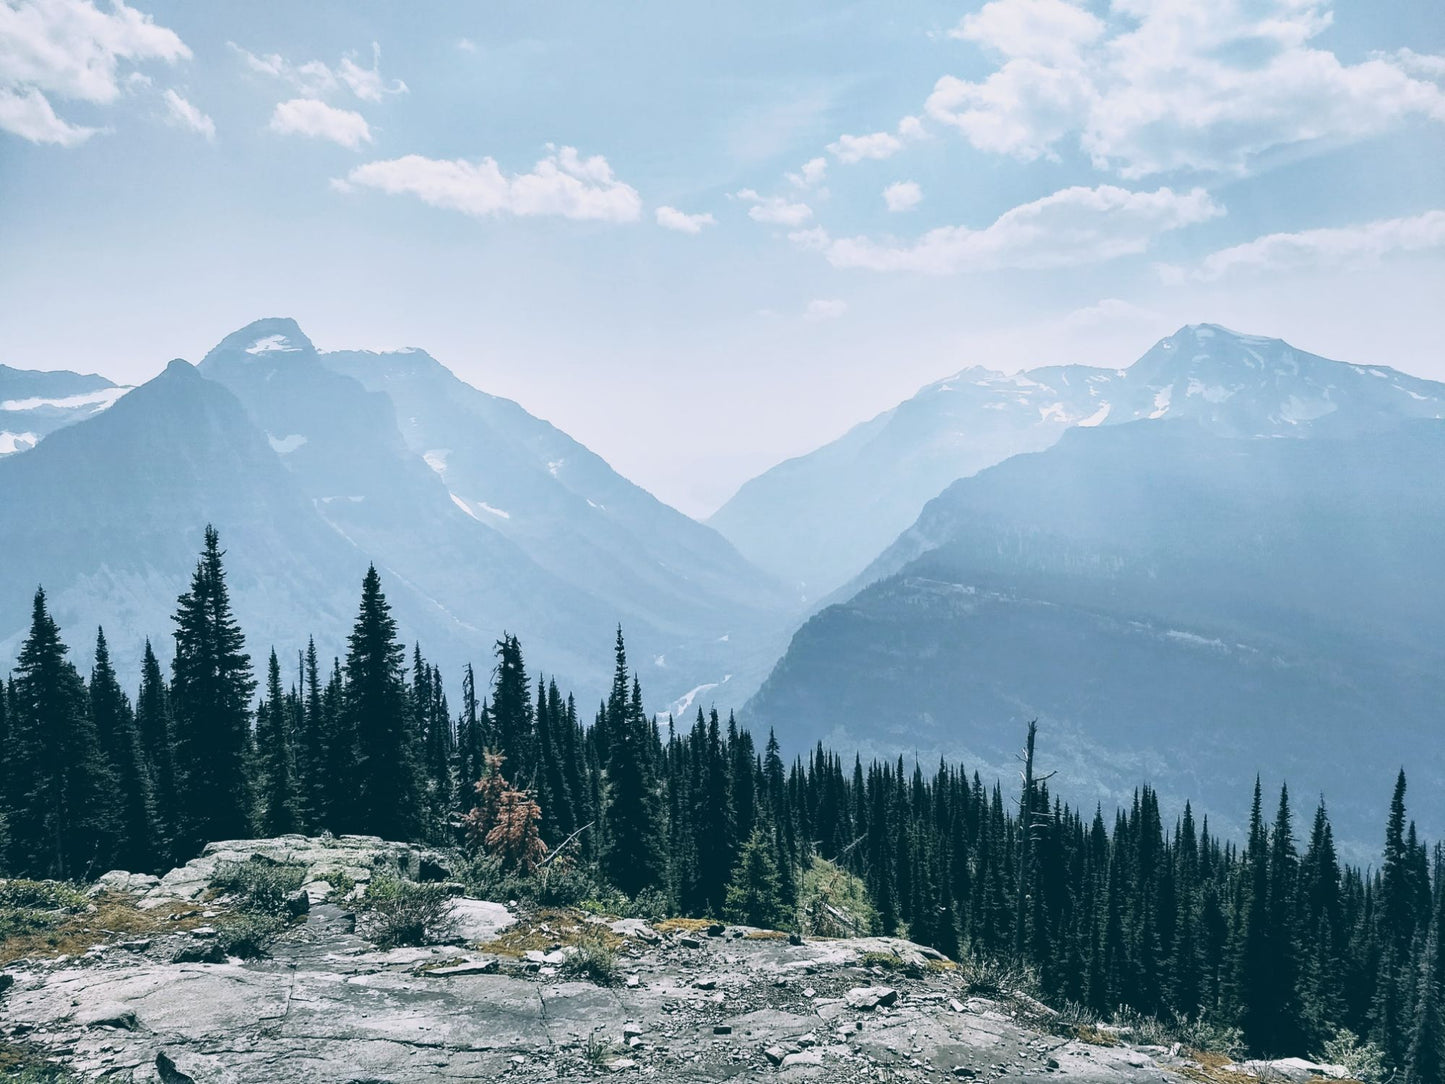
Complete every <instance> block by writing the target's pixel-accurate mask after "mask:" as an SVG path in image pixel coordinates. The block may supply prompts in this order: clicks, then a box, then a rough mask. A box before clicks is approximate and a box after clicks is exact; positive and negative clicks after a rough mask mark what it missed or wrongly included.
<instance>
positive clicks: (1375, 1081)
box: [1320, 1028, 1387, 1084]
mask: <svg viewBox="0 0 1445 1084" xmlns="http://www.w3.org/2000/svg"><path fill="white" fill-rule="evenodd" d="M1320 1060H1321V1061H1323V1062H1325V1063H1326V1064H1328V1065H1343V1066H1344V1067H1345V1072H1346V1073H1348V1074H1349V1075H1350V1076H1351V1077H1353V1078H1354V1079H1356V1080H1358V1081H1361V1082H1362V1084H1379V1082H1380V1081H1383V1080H1384V1079H1385V1077H1386V1076H1387V1074H1386V1072H1385V1052H1384V1051H1383V1050H1381V1049H1380V1048H1379V1047H1378V1046H1376V1045H1375V1044H1374V1043H1370V1042H1363V1041H1361V1039H1360V1037H1359V1036H1357V1035H1356V1034H1355V1033H1354V1032H1353V1031H1351V1030H1350V1029H1349V1028H1340V1030H1339V1031H1337V1032H1335V1037H1334V1038H1333V1039H1327V1040H1325V1049H1324V1052H1323V1053H1322V1054H1321V1055H1320Z"/></svg>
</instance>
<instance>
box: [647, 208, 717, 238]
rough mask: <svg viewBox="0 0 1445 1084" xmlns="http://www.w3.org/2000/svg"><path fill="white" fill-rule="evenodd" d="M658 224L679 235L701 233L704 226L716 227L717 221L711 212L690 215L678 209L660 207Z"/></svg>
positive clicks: (657, 213) (657, 215)
mask: <svg viewBox="0 0 1445 1084" xmlns="http://www.w3.org/2000/svg"><path fill="white" fill-rule="evenodd" d="M656 217H657V224H658V225H659V226H661V227H663V228H664V229H669V230H676V231H677V232H678V233H701V232H702V228H703V227H704V226H712V225H716V223H717V219H715V218H713V216H712V215H711V214H710V213H709V212H706V211H704V212H702V213H701V214H695V215H690V214H687V213H686V212H683V211H679V210H678V209H677V208H676V207H659V208H658V209H657V212H656Z"/></svg>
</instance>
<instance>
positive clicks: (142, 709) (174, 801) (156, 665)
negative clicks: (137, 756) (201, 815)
mask: <svg viewBox="0 0 1445 1084" xmlns="http://www.w3.org/2000/svg"><path fill="white" fill-rule="evenodd" d="M135 723H136V730H137V731H138V732H139V734H140V741H141V747H142V748H143V749H144V751H145V759H146V765H147V768H148V770H149V772H150V776H151V781H152V789H153V794H154V797H155V817H156V820H155V824H156V828H155V864H156V868H157V869H163V868H169V867H170V866H171V865H173V864H174V862H175V856H176V852H175V836H176V824H177V822H178V819H179V817H180V809H179V801H180V795H179V794H178V792H177V782H176V746H175V727H174V726H173V725H172V722H171V705H170V690H169V689H168V688H167V686H166V679H165V678H164V677H163V676H162V674H161V664H160V662H159V660H157V659H156V653H155V651H154V650H152V648H151V642H150V640H149V639H147V640H146V642H145V654H144V657H143V659H142V662H141V672H140V691H139V692H138V693H137V694H136V699H135Z"/></svg>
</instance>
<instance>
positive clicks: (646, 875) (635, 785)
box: [602, 628, 666, 896]
mask: <svg viewBox="0 0 1445 1084" xmlns="http://www.w3.org/2000/svg"><path fill="white" fill-rule="evenodd" d="M605 718H606V727H607V733H608V737H609V739H610V742H609V746H608V749H607V794H606V802H605V806H604V810H605V812H604V822H605V824H604V827H605V829H606V831H605V840H606V842H605V845H604V846H605V848H606V849H605V850H604V852H603V855H602V864H603V868H604V869H605V870H606V872H607V876H608V878H609V879H610V880H611V881H612V883H613V884H615V885H616V886H617V887H618V888H620V889H621V890H622V891H623V892H625V893H627V895H629V896H635V895H637V893H639V892H641V891H642V890H643V889H644V888H655V887H657V886H659V885H661V884H663V883H664V879H665V874H666V859H665V856H664V854H663V850H662V831H661V823H660V821H661V818H660V816H659V814H660V809H659V804H660V803H659V801H658V794H657V790H656V784H655V780H654V778H653V773H652V762H651V756H650V746H649V736H648V733H647V731H648V730H649V729H651V728H652V724H651V723H650V722H649V721H648V720H647V719H646V718H645V717H643V716H642V714H641V712H640V711H639V710H638V709H637V706H636V705H635V704H634V703H633V701H632V699H631V698H630V697H629V696H628V693H627V651H626V648H625V647H624V646H623V642H622V630H621V629H620V628H619V629H618V630H617V646H616V669H615V672H614V675H613V682H612V695H611V696H610V698H609V700H608V705H607V711H606V715H605ZM652 738H653V740H655V738H656V734H655V731H654V734H653V735H652Z"/></svg>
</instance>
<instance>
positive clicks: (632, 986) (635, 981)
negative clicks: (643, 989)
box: [627, 975, 642, 990]
mask: <svg viewBox="0 0 1445 1084" xmlns="http://www.w3.org/2000/svg"><path fill="white" fill-rule="evenodd" d="M641 985H642V979H641V978H639V977H638V976H637V975H628V976H627V988H628V989H629V990H636V989H637V988H638V987H639V986H641Z"/></svg>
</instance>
